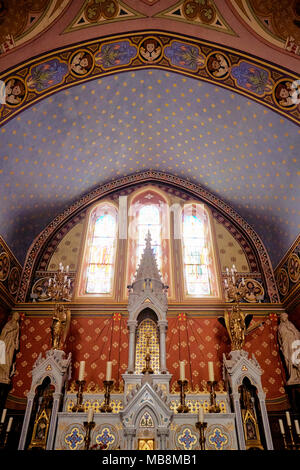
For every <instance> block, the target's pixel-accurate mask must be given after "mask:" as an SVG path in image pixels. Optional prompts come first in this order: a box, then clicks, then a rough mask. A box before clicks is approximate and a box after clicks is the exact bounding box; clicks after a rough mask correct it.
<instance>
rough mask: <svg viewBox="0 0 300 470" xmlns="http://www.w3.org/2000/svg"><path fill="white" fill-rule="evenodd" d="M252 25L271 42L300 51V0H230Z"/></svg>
mask: <svg viewBox="0 0 300 470" xmlns="http://www.w3.org/2000/svg"><path fill="white" fill-rule="evenodd" d="M229 3H231V5H232V8H233V9H234V10H235V11H236V12H237V14H238V16H239V17H240V18H241V19H242V20H243V21H244V22H245V23H246V24H247V26H248V27H249V29H251V30H252V31H254V32H255V33H256V34H258V35H259V36H261V38H263V39H265V40H266V41H268V42H269V43H271V44H273V45H275V46H277V47H279V48H281V49H282V48H285V49H286V50H287V51H288V52H292V53H295V54H298V55H299V50H300V48H299V45H300V27H299V26H300V2H299V0H272V1H271V0H268V1H262V0H230V2H229Z"/></svg>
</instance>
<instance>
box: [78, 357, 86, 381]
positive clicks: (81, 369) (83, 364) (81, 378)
mask: <svg viewBox="0 0 300 470" xmlns="http://www.w3.org/2000/svg"><path fill="white" fill-rule="evenodd" d="M84 368H85V361H80V364H79V377H78V380H80V381H81V380H84Z"/></svg>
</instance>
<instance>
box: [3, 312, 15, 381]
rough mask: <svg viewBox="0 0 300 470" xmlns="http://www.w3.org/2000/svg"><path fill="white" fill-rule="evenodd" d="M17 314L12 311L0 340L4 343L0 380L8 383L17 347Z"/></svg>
mask: <svg viewBox="0 0 300 470" xmlns="http://www.w3.org/2000/svg"><path fill="white" fill-rule="evenodd" d="M19 318H20V316H19V314H18V312H14V313H13V315H12V318H11V320H9V321H8V322H7V323H6V324H5V325H4V327H3V329H2V332H1V335H0V341H3V342H4V344H5V363H4V364H0V382H1V383H6V384H8V383H9V382H10V377H11V376H12V375H13V374H14V365H13V359H14V353H15V350H16V349H18V348H19Z"/></svg>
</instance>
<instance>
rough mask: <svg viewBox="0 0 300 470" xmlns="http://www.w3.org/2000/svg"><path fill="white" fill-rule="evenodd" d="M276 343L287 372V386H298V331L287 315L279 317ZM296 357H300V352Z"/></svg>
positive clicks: (299, 382)
mask: <svg viewBox="0 0 300 470" xmlns="http://www.w3.org/2000/svg"><path fill="white" fill-rule="evenodd" d="M278 341H279V344H280V348H281V350H282V353H283V355H284V360H285V363H286V366H287V369H288V372H289V380H288V381H287V385H294V384H300V357H297V350H298V351H299V348H300V331H298V330H297V328H296V327H295V325H293V323H291V322H290V321H289V319H288V314H287V313H282V314H281V315H280V324H279V327H278ZM298 356H300V351H299V353H298Z"/></svg>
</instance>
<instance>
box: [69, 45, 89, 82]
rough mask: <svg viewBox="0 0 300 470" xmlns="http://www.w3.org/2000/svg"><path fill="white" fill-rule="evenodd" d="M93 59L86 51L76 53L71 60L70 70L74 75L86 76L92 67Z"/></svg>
mask: <svg viewBox="0 0 300 470" xmlns="http://www.w3.org/2000/svg"><path fill="white" fill-rule="evenodd" d="M93 63H94V62H93V58H92V56H91V54H90V53H89V52H87V51H84V50H82V51H79V52H77V53H76V54H75V55H74V56H73V57H72V59H71V62H70V69H71V71H72V72H73V73H74V74H75V75H80V76H83V75H87V74H88V73H90V71H91V70H92V67H93Z"/></svg>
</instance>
